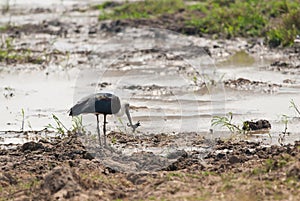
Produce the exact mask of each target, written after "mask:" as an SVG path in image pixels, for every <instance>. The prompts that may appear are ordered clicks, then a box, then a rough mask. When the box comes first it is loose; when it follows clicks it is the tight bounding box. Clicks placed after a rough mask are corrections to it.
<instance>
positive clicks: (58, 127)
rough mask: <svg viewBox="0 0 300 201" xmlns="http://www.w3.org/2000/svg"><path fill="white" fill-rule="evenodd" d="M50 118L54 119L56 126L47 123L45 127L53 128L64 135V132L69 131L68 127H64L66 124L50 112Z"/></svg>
mask: <svg viewBox="0 0 300 201" xmlns="http://www.w3.org/2000/svg"><path fill="white" fill-rule="evenodd" d="M52 118H53V119H54V121H55V123H56V126H54V125H52V124H48V126H46V128H50V129H54V130H55V131H56V132H57V133H59V134H60V135H62V136H63V137H64V136H65V134H66V133H67V132H68V131H69V129H67V128H66V126H65V125H64V124H63V123H62V122H61V121H60V120H59V119H58V117H57V116H56V115H54V114H52Z"/></svg>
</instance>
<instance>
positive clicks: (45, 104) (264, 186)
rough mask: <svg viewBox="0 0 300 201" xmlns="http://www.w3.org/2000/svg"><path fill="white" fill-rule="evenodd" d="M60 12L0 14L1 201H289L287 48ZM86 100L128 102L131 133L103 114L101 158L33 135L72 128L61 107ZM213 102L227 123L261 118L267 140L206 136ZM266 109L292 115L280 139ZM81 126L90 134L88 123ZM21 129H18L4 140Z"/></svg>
mask: <svg viewBox="0 0 300 201" xmlns="http://www.w3.org/2000/svg"><path fill="white" fill-rule="evenodd" d="M64 3H65V2H63V1H62V3H61V4H53V5H52V4H51V5H48V6H47V5H46V6H43V5H38V6H37V7H36V8H30V9H28V8H29V7H27V6H26V5H25V6H24V5H22V4H21V5H14V6H12V7H11V10H10V11H9V12H8V13H2V14H1V16H2V17H1V31H0V32H1V44H2V46H3V49H4V50H5V51H4V52H3V53H2V54H1V55H0V73H1V77H0V78H1V80H0V81H1V84H2V85H3V87H2V86H1V87H2V88H1V94H3V96H1V100H0V101H1V102H2V101H3V102H4V103H5V104H4V105H5V106H3V107H2V108H1V111H2V112H3V115H2V116H3V117H1V119H0V120H1V125H2V123H3V125H2V127H1V130H4V131H1V132H0V134H1V141H2V142H3V144H4V145H3V146H4V147H5V146H6V148H1V149H0V166H1V171H0V200H197V199H200V200H298V199H299V194H300V190H299V189H300V186H299V181H300V176H299V175H300V163H299V158H300V143H299V127H298V125H299V117H297V115H295V114H294V112H293V111H291V112H290V111H289V105H288V104H289V101H290V98H291V97H295V100H296V101H297V98H299V97H298V95H299V91H298V90H299V83H300V80H299V78H298V77H297V76H298V75H299V67H300V56H299V55H300V54H299V52H300V49H299V47H297V46H294V47H290V48H282V49H281V48H276V49H271V48H268V47H266V46H264V42H263V40H262V39H245V38H235V39H232V40H226V39H224V40H223V39H219V40H214V39H212V38H211V37H209V36H204V37H199V33H198V32H197V30H193V29H190V30H188V29H187V28H186V27H184V25H183V24H181V23H178V24H176V23H175V21H176V22H178V21H179V22H180V18H181V16H180V14H178V15H177V16H172V15H164V16H163V18H159V19H151V20H123V21H122V20H121V21H104V22H99V21H98V15H99V10H96V9H95V7H94V6H93V5H94V4H97V2H90V4H89V3H82V2H77V1H74V2H73V1H72V2H69V4H68V3H66V5H65V4H64ZM153 28H156V29H153ZM164 29H169V30H171V31H168V30H164ZM162 30H163V31H162ZM174 31H177V32H181V31H184V32H186V33H189V36H186V35H181V34H178V33H175V32H174ZM187 61H188V62H187ZM195 66H196V67H199V66H200V67H199V68H195ZM85 70H86V71H87V72H88V73H87V74H84V73H83V72H85ZM78 71H79V73H78ZM100 75H101V76H102V77H101V79H99V77H100ZM153 75H155V76H153ZM80 76H81V77H80ZM85 76H86V77H85ZM78 77H79V78H78ZM49 86H51V87H49ZM218 87H219V88H218ZM95 90H98V91H102V90H112V91H116V92H120V93H121V95H122V96H123V97H130V98H131V99H130V101H131V109H132V111H133V115H132V116H133V118H135V119H134V120H136V121H138V120H141V123H142V126H141V128H139V130H138V134H137V135H133V134H131V133H129V132H128V130H126V124H125V128H124V124H122V122H121V123H120V122H119V121H117V120H116V119H114V118H113V117H112V118H110V119H109V124H108V126H109V130H110V134H109V135H108V139H109V141H110V142H111V147H112V148H110V149H107V150H103V149H99V147H98V146H97V144H96V143H92V144H91V146H90V147H89V144H84V143H83V142H85V141H84V139H85V138H84V137H83V136H82V135H76V134H75V133H72V134H71V133H69V134H71V135H70V136H68V137H65V138H60V137H57V136H59V135H58V134H57V133H56V131H51V132H48V131H47V132H46V131H44V130H42V129H44V127H45V125H47V124H48V123H50V122H53V119H51V116H52V114H57V116H58V117H59V119H60V120H61V121H62V122H66V124H68V123H70V122H71V120H70V119H69V118H68V115H67V110H68V108H69V107H71V106H72V104H73V103H74V102H76V101H78V99H79V98H81V97H83V96H84V95H86V93H93V92H95ZM225 91H226V93H225ZM122 92H124V94H122ZM1 94H0V95H1ZM53 97H60V98H53ZM268 98H270V100H269V99H268ZM272 98H273V99H272ZM56 99H57V100H56ZM276 101H277V102H278V103H277V105H276V107H272V104H274V103H275V102H276ZM248 102H250V103H248ZM225 103H226V106H227V108H228V109H227V108H226V111H227V110H230V112H233V114H234V118H235V119H234V120H236V119H237V122H239V121H241V122H242V121H244V120H252V119H254V120H258V119H259V118H260V119H268V120H269V121H270V122H271V124H272V129H271V130H268V131H267V134H266V133H258V135H256V136H257V137H256V136H255V135H249V136H242V137H241V138H239V137H240V136H236V135H234V137H233V138H237V139H236V140H234V139H231V140H228V139H229V138H231V133H230V132H228V131H226V130H224V129H223V130H220V131H218V130H214V132H215V133H214V135H212V138H211V137H209V136H210V134H211V133H210V130H209V128H210V125H211V118H212V116H213V115H216V114H217V115H224V114H225V112H224V111H225V108H224V105H225ZM1 105H2V104H1ZM16 105H18V107H16ZM195 105H196V107H195ZM183 106H184V107H183ZM211 106H215V108H212V109H211ZM268 106H269V108H268ZM265 108H267V109H265ZM285 108H286V109H285ZM23 109H24V110H23ZM21 110H22V111H23V113H24V111H25V114H23V115H22V114H20V111H21ZM260 110H263V112H260ZM274 110H276V112H277V111H278V110H280V111H279V112H278V113H280V114H281V115H282V114H287V113H288V112H290V113H289V115H290V116H291V118H290V119H289V123H288V131H289V132H290V131H291V134H290V135H288V134H287V135H286V136H284V138H281V137H282V134H281V133H282V131H283V130H284V124H283V123H282V121H281V120H278V117H277V115H278V113H275V112H274ZM269 113H272V114H271V115H269ZM84 118H86V119H84V123H85V126H86V127H87V130H88V131H89V133H90V134H93V133H96V132H95V127H94V125H95V119H94V116H90V117H84ZM124 122H125V121H124ZM22 123H23V124H25V128H22V129H24V130H28V131H27V132H23V131H8V130H20V125H21V124H22ZM71 124H72V123H71ZM23 126H24V125H23ZM23 126H22V127H23ZM67 126H72V125H67ZM68 128H69V127H68ZM268 128H269V127H268ZM39 129H40V130H42V131H34V130H39ZM182 130H187V131H184V132H182ZM117 131H119V132H117ZM188 131H189V132H188ZM45 133H46V134H45ZM45 136H46V137H45ZM49 136H51V137H49ZM220 136H221V137H222V139H219V138H220ZM246 138H248V139H247V140H245V139H246ZM6 139H10V141H8V142H6V141H5V140H6ZM241 139H242V140H241ZM279 140H282V143H279ZM284 140H286V141H284ZM20 141H21V142H20ZM269 141H271V142H269ZM5 144H6V145H5ZM274 144H277V145H274ZM278 144H282V146H280V145H278ZM3 146H2V147H3Z"/></svg>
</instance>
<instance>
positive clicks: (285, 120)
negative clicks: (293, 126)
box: [278, 115, 290, 146]
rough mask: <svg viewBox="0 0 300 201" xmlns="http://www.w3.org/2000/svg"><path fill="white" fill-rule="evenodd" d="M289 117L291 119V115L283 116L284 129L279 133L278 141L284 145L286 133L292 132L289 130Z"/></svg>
mask: <svg viewBox="0 0 300 201" xmlns="http://www.w3.org/2000/svg"><path fill="white" fill-rule="evenodd" d="M289 119H290V117H289V116H287V115H282V116H281V122H282V123H283V124H284V131H283V132H282V133H279V138H278V143H279V144H280V145H281V146H283V142H284V140H285V137H286V135H289V134H290V132H287V129H288V123H289Z"/></svg>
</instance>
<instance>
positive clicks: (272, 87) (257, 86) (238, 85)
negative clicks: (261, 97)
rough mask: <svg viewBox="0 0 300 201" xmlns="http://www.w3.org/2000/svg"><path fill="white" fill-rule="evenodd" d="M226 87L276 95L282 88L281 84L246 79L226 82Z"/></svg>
mask: <svg viewBox="0 0 300 201" xmlns="http://www.w3.org/2000/svg"><path fill="white" fill-rule="evenodd" d="M224 85H225V86H226V87H229V88H232V89H237V90H243V91H255V92H263V93H274V92H277V91H278V90H279V88H280V87H282V86H281V85H280V84H272V83H267V82H261V81H251V80H249V79H245V78H238V79H236V80H232V79H229V80H226V81H224Z"/></svg>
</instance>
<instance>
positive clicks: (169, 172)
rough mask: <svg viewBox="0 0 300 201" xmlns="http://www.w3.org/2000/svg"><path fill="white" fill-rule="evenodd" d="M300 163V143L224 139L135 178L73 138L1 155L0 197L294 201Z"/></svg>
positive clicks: (160, 136)
mask: <svg viewBox="0 0 300 201" xmlns="http://www.w3.org/2000/svg"><path fill="white" fill-rule="evenodd" d="M115 137H116V138H117V140H118V141H122V140H124V139H121V138H118V137H117V135H115ZM155 138H157V139H159V138H166V136H165V135H164V134H157V135H155ZM202 140H203V139H202ZM203 142H204V141H199V142H198V144H203ZM128 146H129V145H128ZM145 154H147V153H145ZM299 156H300V149H299V142H295V145H286V146H265V145H262V144H260V143H254V142H245V141H239V142H234V141H227V142H225V141H220V140H219V141H215V143H214V145H213V146H212V150H211V151H210V152H209V153H207V154H206V155H199V152H197V151H190V152H189V151H188V152H185V154H182V156H181V157H180V158H179V159H177V160H176V161H175V162H173V163H172V164H170V165H169V166H168V167H165V168H163V169H162V170H157V171H151V172H149V171H143V172H137V173H128V172H118V171H116V170H114V169H112V168H111V167H106V166H104V165H103V163H101V162H100V160H101V158H94V157H93V156H92V155H91V154H90V153H88V152H87V151H86V149H85V147H84V146H83V145H82V143H81V141H80V140H78V138H77V137H76V136H70V137H67V138H64V139H56V140H54V141H52V142H49V141H45V140H40V141H39V142H28V143H25V144H23V145H20V146H18V147H17V148H14V149H1V150H0V164H1V170H2V173H1V175H0V185H1V191H0V194H1V198H2V199H4V200H7V199H13V200H57V199H60V200H82V199H84V200H87V199H88V200H115V199H121V200H141V199H142V200H149V199H154V200H160V199H167V200H169V199H196V198H199V199H200V198H201V199H206V200H217V199H224V200H227V199H231V200H238V199H240V198H244V199H246V198H247V199H249V200H257V199H263V200H273V199H275V198H276V199H278V200H286V199H292V200H295V199H296V198H297V197H298V195H299V171H300V166H299V161H298V158H299ZM279 187H280V188H279ZM253 193H255V194H253ZM250 196H252V198H251V197H250ZM253 196H254V197H253Z"/></svg>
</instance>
